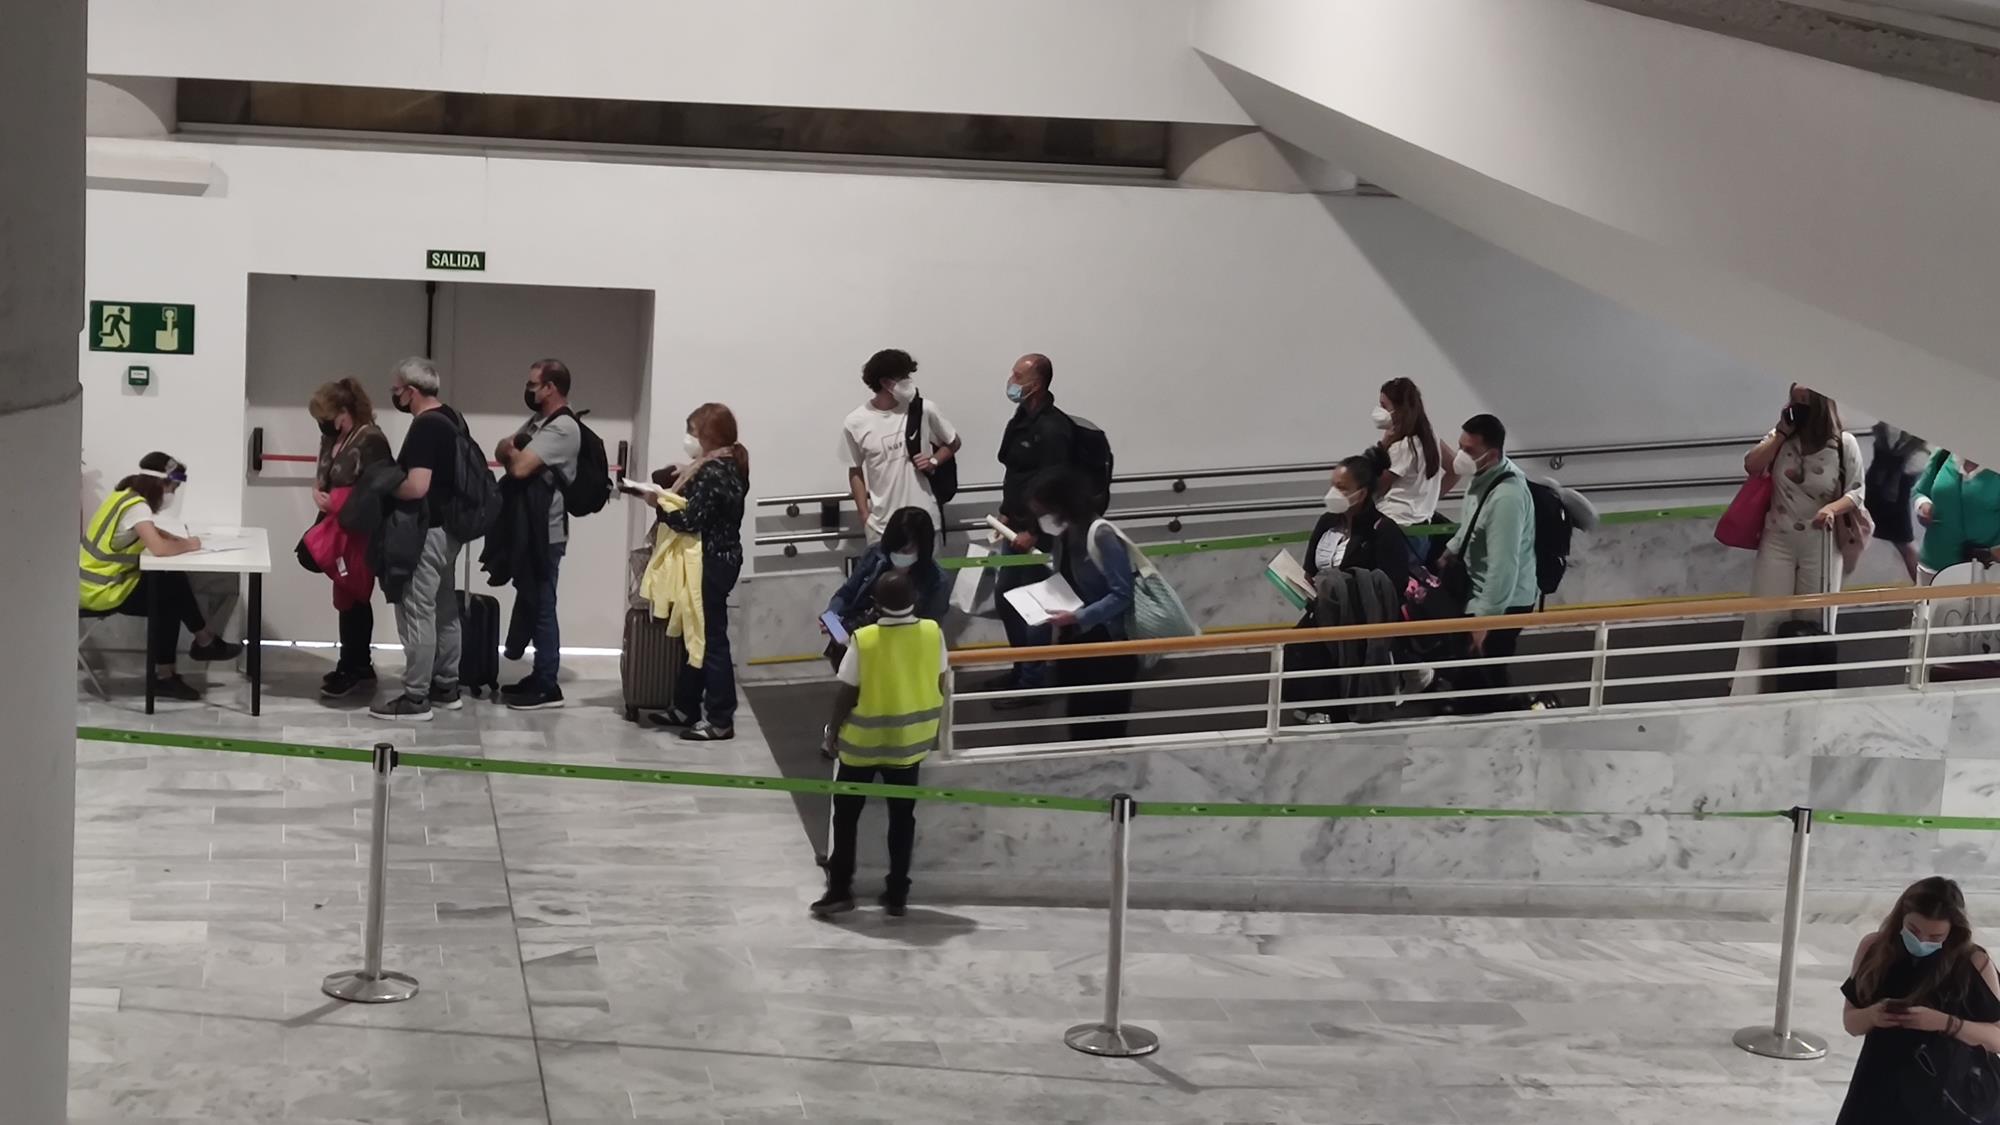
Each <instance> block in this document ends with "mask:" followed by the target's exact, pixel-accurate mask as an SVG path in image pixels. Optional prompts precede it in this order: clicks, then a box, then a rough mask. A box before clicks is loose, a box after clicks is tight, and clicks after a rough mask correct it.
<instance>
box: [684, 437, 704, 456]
mask: <svg viewBox="0 0 2000 1125" xmlns="http://www.w3.org/2000/svg"><path fill="white" fill-rule="evenodd" d="M681 448H682V449H685V450H687V455H688V456H689V457H699V456H701V439H700V438H698V437H696V436H694V435H693V434H689V435H687V436H686V437H684V438H682V439H681Z"/></svg>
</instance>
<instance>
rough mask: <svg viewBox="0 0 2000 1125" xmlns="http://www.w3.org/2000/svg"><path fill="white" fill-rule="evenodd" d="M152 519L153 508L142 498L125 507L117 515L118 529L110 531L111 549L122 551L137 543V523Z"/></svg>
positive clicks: (149, 521) (151, 520)
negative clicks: (120, 513)
mask: <svg viewBox="0 0 2000 1125" xmlns="http://www.w3.org/2000/svg"><path fill="white" fill-rule="evenodd" d="M153 520H154V516H153V509H151V508H149V507H147V506H146V502H145V501H144V500H141V501H139V502H138V503H137V504H134V505H132V506H131V507H129V508H127V509H125V512H124V514H123V515H120V516H119V517H118V530H116V531H114V532H112V533H111V549H112V550H114V551H123V550H125V549H126V548H128V547H130V546H131V545H132V544H134V543H137V542H138V541H139V525H140V524H142V523H152V522H153Z"/></svg>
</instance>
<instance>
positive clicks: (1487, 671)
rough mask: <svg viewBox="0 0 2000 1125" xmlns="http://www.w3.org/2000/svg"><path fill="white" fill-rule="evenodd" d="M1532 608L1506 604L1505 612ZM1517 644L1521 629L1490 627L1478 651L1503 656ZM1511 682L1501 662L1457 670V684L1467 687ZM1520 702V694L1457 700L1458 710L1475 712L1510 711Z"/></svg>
mask: <svg viewBox="0 0 2000 1125" xmlns="http://www.w3.org/2000/svg"><path fill="white" fill-rule="evenodd" d="M1533 612H1535V607H1534V606H1532V605H1517V606H1511V607H1509V608H1508V610H1507V616H1509V617H1514V616H1517V615H1519V614H1523V613H1533ZM1520 648H1521V630H1519V629H1489V630H1488V631H1487V633H1486V644H1485V647H1483V648H1482V649H1480V652H1479V655H1481V656H1483V657H1486V658H1488V659H1496V660H1498V659H1506V658H1510V657H1512V656H1513V655H1514V654H1515V653H1516V652H1518V651H1520ZM1513 685H1514V679H1513V676H1512V675H1511V674H1509V672H1508V668H1507V666H1506V665H1504V664H1488V665H1482V666H1480V667H1477V668H1462V669H1460V670H1459V679H1458V686H1459V687H1460V688H1461V689H1463V690H1466V691H1476V690H1479V689H1481V688H1504V687H1512V686H1513ZM1520 705H1521V701H1520V698H1519V697H1518V696H1512V695H1480V696H1475V697H1473V698H1471V699H1461V700H1459V701H1458V709H1459V710H1460V711H1465V712H1471V713H1476V714H1477V713H1485V712H1489V711H1512V710H1515V709H1516V708H1518V707H1519V706H1520Z"/></svg>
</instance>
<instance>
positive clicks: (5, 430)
mask: <svg viewBox="0 0 2000 1125" xmlns="http://www.w3.org/2000/svg"><path fill="white" fill-rule="evenodd" d="M85 12H86V6H85V5H83V4H81V3H57V4H17V5H13V6H12V7H11V8H10V9H9V11H8V17H7V30H6V32H5V34H0V105H6V106H8V107H10V111H9V112H7V113H4V114H0V153H5V154H6V155H5V157H4V158H0V528H4V529H5V534H6V542H5V546H4V547H0V562H4V564H5V571H6V575H7V590H6V594H5V596H4V597H0V637H5V638H6V639H7V644H8V646H9V649H10V651H11V652H12V653H13V658H12V659H10V660H8V661H7V671H6V675H4V676H0V716H5V722H6V727H5V733H4V735H0V751H4V758H5V770H6V780H5V784H0V953H4V955H5V959H6V967H7V983H6V986H5V991H4V993H0V1099H4V1101H5V1109H4V1110H0V1117H4V1118H5V1119H6V1120H8V1121H20V1122H30V1121H33V1122H53V1121H63V1120H66V1119H67V1117H68V1111H67V1108H66V1106H67V1102H68V1094H69V943H70V886H71V870H70V869H71V863H72V854H73V851H74V848H73V833H74V827H73V825H74V817H75V774H76V739H75V725H76V704H75V699H76V679H75V675H74V669H73V668H72V667H71V665H70V662H69V658H68V656H67V655H66V654H68V653H69V652H71V651H73V650H74V648H75V646H76V628H77V625H76V597H77V595H76V578H75V574H76V571H75V569H74V568H75V561H76V527H77V519H76V496H77V486H76V483H75V478H73V477H70V476H69V475H68V472H67V470H68V467H69V463H70V458H72V457H77V456H78V455H79V454H78V451H79V449H80V448H81V444H82V435H81V432H80V428H79V427H80V421H79V419H80V417H81V414H80V409H81V399H80V397H79V395H78V393H77V382H76V370H77V340H78V331H79V330H80V328H81V327H82V321H83V312H84V304H83V292H82V282H83V120H84V115H83V102H84V92H83V83H84V17H85Z"/></svg>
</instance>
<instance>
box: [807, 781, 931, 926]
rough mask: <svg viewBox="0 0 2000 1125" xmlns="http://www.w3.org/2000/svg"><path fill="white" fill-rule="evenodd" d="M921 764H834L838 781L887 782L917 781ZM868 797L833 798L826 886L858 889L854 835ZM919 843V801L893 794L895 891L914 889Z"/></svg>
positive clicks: (892, 884)
mask: <svg viewBox="0 0 2000 1125" xmlns="http://www.w3.org/2000/svg"><path fill="white" fill-rule="evenodd" d="M918 768H919V767H917V766H850V765H848V764H847V763H846V762H840V763H838V764H836V765H835V766H834V767H833V779H834V780H835V781H858V782H862V783H864V784H865V783H867V782H871V781H879V782H881V783H882V784H884V785H915V784H916V783H917V770H918ZM867 804H868V798H866V797H854V796H836V797H834V799H833V832H832V836H833V844H832V846H831V848H830V849H829V850H828V852H827V856H826V886H827V890H828V891H830V892H834V891H837V892H840V893H843V894H844V893H847V892H849V891H852V890H853V889H854V835H855V829H856V828H857V827H858V826H859V825H860V823H861V809H862V807H863V806H865V805H867ZM916 843H917V803H916V802H915V801H913V800H906V799H904V798H900V797H891V798H889V881H888V890H889V892H890V893H892V894H908V893H909V890H910V852H911V850H912V849H913V848H915V847H916Z"/></svg>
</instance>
